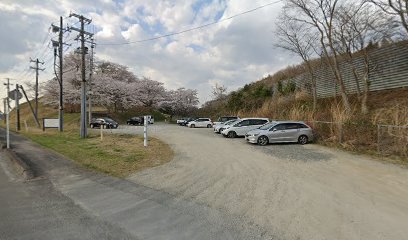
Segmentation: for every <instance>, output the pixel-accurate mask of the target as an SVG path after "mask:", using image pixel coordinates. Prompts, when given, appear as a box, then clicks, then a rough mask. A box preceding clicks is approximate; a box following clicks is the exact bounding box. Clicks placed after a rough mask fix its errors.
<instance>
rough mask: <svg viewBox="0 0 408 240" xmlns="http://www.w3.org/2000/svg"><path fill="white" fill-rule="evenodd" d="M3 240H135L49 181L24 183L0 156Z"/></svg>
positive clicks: (35, 180)
mask: <svg viewBox="0 0 408 240" xmlns="http://www.w3.org/2000/svg"><path fill="white" fill-rule="evenodd" d="M0 166H1V167H0V216H1V217H0V239H2V240H6V239H43V240H46V239H50V240H51V239H136V238H134V237H132V236H130V234H128V233H126V232H124V231H123V230H122V229H120V228H119V227H117V226H114V225H112V224H109V223H107V222H105V221H103V220H101V219H99V218H97V217H95V216H92V214H89V213H88V212H87V211H85V210H84V209H82V208H81V207H80V206H78V205H77V204H75V202H74V201H72V200H71V199H70V198H68V197H66V196H64V195H63V194H61V193H60V192H58V191H56V190H55V189H54V187H53V186H52V183H51V182H50V181H49V180H48V179H46V178H37V179H33V180H31V181H29V182H23V181H21V179H19V178H18V177H17V176H15V175H14V172H13V171H14V170H13V166H12V164H10V162H9V160H8V159H7V158H6V157H5V155H4V153H0Z"/></svg>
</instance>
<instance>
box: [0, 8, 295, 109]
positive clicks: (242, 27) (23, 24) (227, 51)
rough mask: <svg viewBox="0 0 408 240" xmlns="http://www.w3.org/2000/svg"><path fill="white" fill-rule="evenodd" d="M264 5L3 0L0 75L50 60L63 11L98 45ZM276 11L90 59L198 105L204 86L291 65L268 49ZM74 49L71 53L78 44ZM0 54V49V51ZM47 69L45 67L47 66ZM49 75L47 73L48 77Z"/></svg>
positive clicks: (108, 49) (107, 50)
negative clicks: (191, 92)
mask: <svg viewBox="0 0 408 240" xmlns="http://www.w3.org/2000/svg"><path fill="white" fill-rule="evenodd" d="M198 2H200V7H199V8H198V7H197V6H198V5H197V4H198ZM268 2H269V0H257V1H251V0H239V1H238V0H234V1H232V0H229V1H228V0H227V1H223V0H208V1H205V2H203V1H190V0H167V1H162V0H150V1H142V0H121V1H119V2H115V1H108V0H98V1H80V0H71V1H68V0H66V1H64V0H59V1H39V0H38V1H30V4H25V5H24V6H23V7H21V5H19V4H15V3H14V1H11V0H10V1H7V0H3V1H2V3H0V20H1V21H2V22H3V23H5V24H2V25H1V26H0V31H2V32H8V33H9V34H8V35H3V34H2V36H0V40H1V42H2V43H5V45H6V47H5V48H6V49H4V51H3V52H2V53H3V56H4V57H7V58H8V59H7V61H3V56H2V59H1V61H0V77H5V76H10V77H12V76H13V75H14V76H20V77H21V75H24V73H25V72H26V71H25V70H24V69H27V68H28V59H29V57H37V56H36V55H41V54H42V53H43V52H46V54H44V55H45V56H44V57H45V58H50V57H51V59H52V49H47V48H46V45H47V44H45V45H44V44H43V40H44V39H45V37H46V36H47V33H48V27H49V25H50V24H51V23H52V22H57V21H58V18H59V15H63V16H67V15H68V14H69V13H70V11H72V12H77V13H79V14H83V15H85V16H88V17H90V18H92V20H93V21H92V24H94V26H95V29H96V31H97V34H96V41H97V43H102V42H103V43H112V42H116V43H117V42H125V41H137V40H141V39H147V38H151V37H154V36H160V35H162V34H167V33H172V32H177V31H181V30H185V29H188V28H192V27H196V26H199V25H202V24H206V23H209V22H212V21H214V20H215V17H216V16H220V14H222V16H221V17H222V19H224V18H227V17H229V16H232V15H235V14H238V13H240V12H243V11H246V10H249V9H252V8H255V7H257V6H260V5H263V4H267V3H268ZM280 7H281V6H280V5H279V4H277V5H272V6H268V7H265V8H263V9H260V10H258V11H256V12H253V13H249V14H246V15H242V16H238V17H236V18H234V19H231V20H227V21H224V22H222V23H219V24H216V25H212V26H209V27H207V28H203V29H200V30H195V31H191V32H187V33H184V34H180V35H176V36H172V37H169V38H163V39H159V40H155V41H149V42H143V43H135V44H128V45H117V46H109V45H98V46H97V48H96V56H97V57H98V58H101V59H104V60H110V61H114V62H118V63H120V64H124V65H127V66H129V68H130V69H132V70H133V71H134V72H135V74H136V75H138V76H143V75H144V76H147V77H151V78H152V79H155V80H158V81H161V82H163V83H164V84H165V86H166V87H168V88H171V89H176V88H178V87H187V88H195V89H197V90H198V92H199V96H200V100H201V102H203V101H205V100H209V98H210V92H211V86H212V85H213V84H215V82H217V83H220V84H223V85H225V86H227V87H228V89H229V90H235V89H237V88H239V87H242V86H243V85H244V84H246V83H249V82H251V81H255V80H257V79H260V78H261V77H262V76H265V75H266V74H269V73H273V72H274V71H277V70H279V69H280V68H282V67H284V66H285V65H287V64H292V63H293V62H292V61H293V60H292V58H293V57H292V56H290V57H288V56H287V54H286V53H285V52H282V51H281V50H279V49H276V48H275V47H274V46H273V44H274V35H273V27H274V21H275V18H276V16H277V15H278V13H279V11H280ZM195 8H197V9H195ZM64 21H65V22H66V23H69V24H73V23H75V22H77V20H76V19H69V18H66V19H65V20H64ZM76 26H78V25H76ZM27 33H28V34H27ZM51 36H53V35H52V34H51ZM75 36H76V33H74V32H72V33H71V35H70V37H69V39H73V38H74V37H75ZM49 38H50V37H49ZM46 40H47V42H48V41H49V39H46ZM71 42H73V41H71ZM75 44H76V43H75V42H74V45H73V46H72V47H71V49H74V48H75V47H76V46H77V45H75ZM0 50H3V49H2V48H1V46H0ZM47 64H48V65H49V66H48V68H49V69H51V68H50V67H51V66H52V62H51V63H46V65H47ZM46 74H47V73H44V74H42V75H41V77H42V79H43V80H42V81H45V80H46V77H47V75H46ZM51 74H52V71H50V72H49V73H48V77H51V76H52V75H51ZM25 75H27V74H25ZM28 75H29V74H28Z"/></svg>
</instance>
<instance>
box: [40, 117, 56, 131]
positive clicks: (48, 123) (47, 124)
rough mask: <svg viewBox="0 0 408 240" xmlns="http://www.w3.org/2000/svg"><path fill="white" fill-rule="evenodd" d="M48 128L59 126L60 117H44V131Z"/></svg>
mask: <svg viewBox="0 0 408 240" xmlns="http://www.w3.org/2000/svg"><path fill="white" fill-rule="evenodd" d="M46 128H59V119H58V118H43V131H45V129H46Z"/></svg>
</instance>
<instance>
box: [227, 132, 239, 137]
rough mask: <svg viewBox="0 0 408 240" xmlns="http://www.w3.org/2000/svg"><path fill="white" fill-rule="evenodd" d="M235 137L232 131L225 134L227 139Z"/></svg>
mask: <svg viewBox="0 0 408 240" xmlns="http://www.w3.org/2000/svg"><path fill="white" fill-rule="evenodd" d="M236 136H237V133H236V132H234V131H231V132H229V133H228V134H227V137H228V138H235V137H236Z"/></svg>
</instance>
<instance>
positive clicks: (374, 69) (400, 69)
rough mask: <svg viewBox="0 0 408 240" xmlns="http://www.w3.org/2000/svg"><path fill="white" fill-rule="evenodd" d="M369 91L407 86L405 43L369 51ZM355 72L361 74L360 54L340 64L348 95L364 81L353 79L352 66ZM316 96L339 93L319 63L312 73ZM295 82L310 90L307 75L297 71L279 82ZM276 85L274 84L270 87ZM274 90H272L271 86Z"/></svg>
mask: <svg viewBox="0 0 408 240" xmlns="http://www.w3.org/2000/svg"><path fill="white" fill-rule="evenodd" d="M368 56H369V69H370V71H369V74H368V79H369V90H370V91H378V90H387V89H393V88H401V87H408V43H405V42H404V43H403V42H400V43H396V44H391V45H387V46H384V47H381V48H375V49H371V50H370V51H369V55H368ZM351 64H353V65H354V66H355V69H356V70H357V73H358V74H359V75H360V76H362V75H363V74H364V72H365V71H364V69H365V67H364V59H363V57H362V56H360V57H356V58H354V61H353V62H352V63H351V62H347V61H344V62H342V63H341V64H340V69H341V74H342V77H343V80H344V83H345V87H346V91H347V93H348V94H353V93H357V91H358V89H359V88H360V89H361V90H362V89H363V86H364V83H363V82H362V81H361V79H362V78H361V77H360V78H359V81H356V79H355V77H354V75H353V71H352V65H351ZM314 75H315V76H316V84H317V95H318V97H319V98H325V97H331V96H334V95H338V94H339V86H338V85H337V84H336V81H335V78H334V75H333V73H332V71H331V69H330V68H329V67H328V66H327V65H325V64H324V63H322V65H321V67H319V68H318V69H317V70H316V71H315V72H314ZM290 81H291V82H294V83H296V87H297V88H299V89H302V90H305V91H307V92H309V93H311V81H310V77H309V74H306V73H305V74H301V75H299V76H297V77H294V78H291V79H287V80H284V81H283V85H286V84H287V83H288V82H290ZM274 88H276V85H275V86H274ZM275 90H276V89H275Z"/></svg>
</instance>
